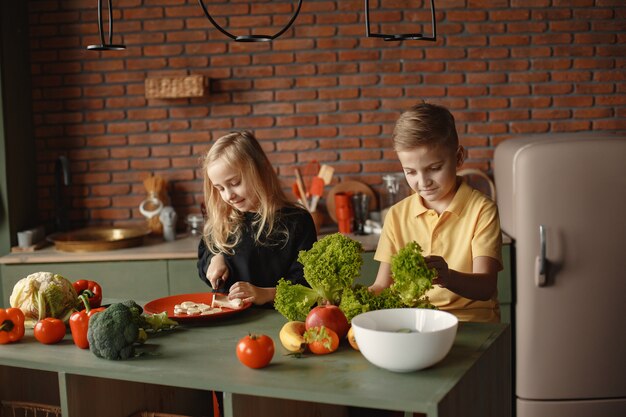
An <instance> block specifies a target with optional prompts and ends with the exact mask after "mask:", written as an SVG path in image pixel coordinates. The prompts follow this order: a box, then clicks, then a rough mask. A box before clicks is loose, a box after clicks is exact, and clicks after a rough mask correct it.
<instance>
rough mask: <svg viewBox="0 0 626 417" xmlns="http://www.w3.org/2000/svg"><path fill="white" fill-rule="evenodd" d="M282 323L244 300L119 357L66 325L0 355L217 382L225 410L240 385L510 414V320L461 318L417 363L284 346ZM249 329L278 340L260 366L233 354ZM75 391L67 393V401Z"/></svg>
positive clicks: (276, 394) (5, 359)
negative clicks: (51, 338)
mask: <svg viewBox="0 0 626 417" xmlns="http://www.w3.org/2000/svg"><path fill="white" fill-rule="evenodd" d="M284 323H285V319H284V318H283V317H282V316H281V315H280V314H278V313H277V312H276V311H274V310H269V309H261V308H250V309H248V310H246V311H243V312H241V313H239V314H237V315H234V316H231V317H230V318H228V319H222V320H213V321H207V322H205V323H204V324H202V325H187V326H182V327H181V328H180V329H178V330H175V331H172V332H168V333H164V334H161V335H159V336H158V337H154V338H153V339H148V342H147V345H146V349H149V350H151V351H152V352H153V353H155V354H149V355H144V356H141V357H138V358H134V359H131V360H124V361H107V360H104V359H99V358H96V357H95V356H94V355H93V354H92V353H91V352H89V350H82V349H78V348H76V346H74V344H73V343H72V341H71V336H69V335H67V336H66V337H65V339H64V340H63V341H62V342H61V343H59V344H56V345H43V344H40V343H38V342H36V341H35V340H34V338H33V336H32V330H27V334H26V337H25V338H24V339H23V340H22V341H21V342H18V343H14V344H9V345H4V346H3V347H2V349H0V365H6V366H10V367H17V368H26V369H37V370H44V371H51V372H56V373H59V375H60V376H61V375H62V376H63V378H61V377H59V378H60V381H69V380H71V379H72V378H71V375H84V376H88V377H95V378H108V379H112V380H119V381H134V382H139V383H155V382H156V381H158V383H159V384H161V385H165V386H170V387H184V388H193V389H200V390H218V391H222V392H224V393H225V406H226V409H225V416H227V417H228V416H232V415H233V409H231V408H229V407H234V405H235V404H233V403H235V402H236V401H237V397H238V394H245V395H252V396H257V397H265V398H273V399H275V400H277V401H279V400H281V399H287V400H305V401H310V402H314V403H322V404H338V405H347V406H359V407H370V408H379V409H388V410H399V411H407V412H421V413H426V414H427V415H428V416H439V417H441V416H448V415H468V416H469V415H480V416H484V417H488V416H498V417H506V416H510V415H511V401H512V397H511V389H510V388H511V383H510V381H511V377H510V366H511V363H510V353H511V344H510V339H511V337H510V336H511V335H510V328H509V326H508V325H504V324H485V323H461V324H460V326H459V330H458V333H457V336H456V339H455V342H454V345H453V347H452V349H451V351H450V353H449V354H448V355H447V356H446V357H445V358H444V359H443V360H442V361H441V362H439V363H438V364H436V365H434V366H433V367H431V368H429V369H425V370H421V371H417V372H411V373H394V372H390V371H386V370H384V369H380V368H377V367H375V366H374V365H372V364H370V363H369V362H368V361H367V360H366V359H365V358H364V357H363V356H362V355H361V354H360V353H359V352H357V351H355V350H353V349H351V348H350V347H349V346H347V344H343V345H342V346H340V349H339V350H338V351H337V352H335V353H333V354H330V355H322V356H315V355H307V356H305V357H304V358H300V359H298V358H293V357H291V356H287V355H286V353H287V352H286V351H285V350H284V349H283V348H282V346H281V345H280V342H279V339H278V332H279V330H280V328H281V326H282V325H283V324H284ZM251 330H253V331H254V332H255V333H263V334H267V335H269V336H270V337H272V338H273V339H274V340H275V343H276V354H275V355H274V358H273V360H272V362H271V364H270V365H269V366H268V367H267V368H265V369H262V370H252V369H248V368H246V367H245V366H243V365H241V364H240V363H239V362H238V360H237V357H236V355H235V346H236V344H237V341H238V340H239V339H240V338H241V337H243V336H244V335H246V334H248V333H249V332H250V331H251ZM207 352H210V354H207ZM0 375H1V373H0ZM60 391H61V395H62V397H61V407H62V408H63V407H65V408H67V407H68V404H67V402H66V401H67V400H66V399H65V397H63V395H65V392H67V393H68V394H67V395H69V392H70V391H71V389H70V388H68V387H65V386H61V387H60ZM98 395H107V394H106V393H104V392H102V393H98V392H91V393H90V394H89V395H88V396H86V397H88V398H91V397H92V396H98ZM79 398H80V397H79V396H77V395H75V396H74V397H70V399H69V401H80V399H79ZM85 401H90V400H88V399H85ZM63 411H64V413H63V415H69V414H68V413H67V410H63ZM96 411H97V410H94V412H96ZM102 412H105V411H102ZM98 415H99V414H98ZM105 415H106V414H105Z"/></svg>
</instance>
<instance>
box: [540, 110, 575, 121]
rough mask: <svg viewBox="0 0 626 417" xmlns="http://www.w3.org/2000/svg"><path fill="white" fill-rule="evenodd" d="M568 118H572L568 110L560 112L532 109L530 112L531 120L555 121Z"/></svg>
mask: <svg viewBox="0 0 626 417" xmlns="http://www.w3.org/2000/svg"><path fill="white" fill-rule="evenodd" d="M570 117H572V114H571V112H570V111H569V110H562V109H533V110H532V118H533V119H547V120H555V119H567V118H570Z"/></svg>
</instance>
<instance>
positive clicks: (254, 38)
mask: <svg viewBox="0 0 626 417" xmlns="http://www.w3.org/2000/svg"><path fill="white" fill-rule="evenodd" d="M198 3H200V7H202V10H203V11H204V14H205V15H206V17H207V19H209V22H211V23H212V24H213V26H215V28H216V29H217V30H219V31H220V32H222V33H223V34H224V35H226V36H228V37H229V38H231V39H233V40H235V41H237V42H267V41H271V40H274V39H276V38H278V37H279V36H280V35H282V34H283V33H285V32H286V31H287V29H289V28H290V27H291V25H292V24H293V22H294V21H295V20H296V17H298V13H300V7H302V0H298V6H297V7H296V11H295V13H294V14H293V16H291V19H290V20H289V22H287V25H286V26H285V27H284V28H282V29H281V30H280V31H278V32H276V33H275V34H273V35H239V36H235V35H233V34H232V33H229V32H228V31H227V30H226V29H224V28H223V27H221V26H220V25H219V24H218V23H217V22H216V21H215V20H214V19H213V17H211V14H210V13H209V10H208V9H207V7H206V6H205V5H204V1H203V0H198Z"/></svg>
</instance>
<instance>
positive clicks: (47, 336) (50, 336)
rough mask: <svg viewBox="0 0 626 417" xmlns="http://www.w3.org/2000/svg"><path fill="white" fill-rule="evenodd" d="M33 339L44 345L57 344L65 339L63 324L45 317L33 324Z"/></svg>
mask: <svg viewBox="0 0 626 417" xmlns="http://www.w3.org/2000/svg"><path fill="white" fill-rule="evenodd" d="M34 333H35V339H37V340H38V341H40V342H41V343H44V344H46V345H51V344H53V343H58V342H60V341H61V340H63V338H64V337H65V323H63V321H62V320H59V319H55V318H52V317H46V318H45V319H42V320H39V321H38V322H37V324H35V332H34Z"/></svg>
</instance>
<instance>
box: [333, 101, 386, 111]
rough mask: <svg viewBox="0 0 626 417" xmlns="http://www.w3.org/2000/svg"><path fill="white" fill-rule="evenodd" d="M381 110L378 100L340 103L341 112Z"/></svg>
mask: <svg viewBox="0 0 626 417" xmlns="http://www.w3.org/2000/svg"><path fill="white" fill-rule="evenodd" d="M379 108H380V100H378V99H360V100H346V101H341V102H340V103H339V111H341V112H346V111H367V110H376V109H379Z"/></svg>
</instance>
